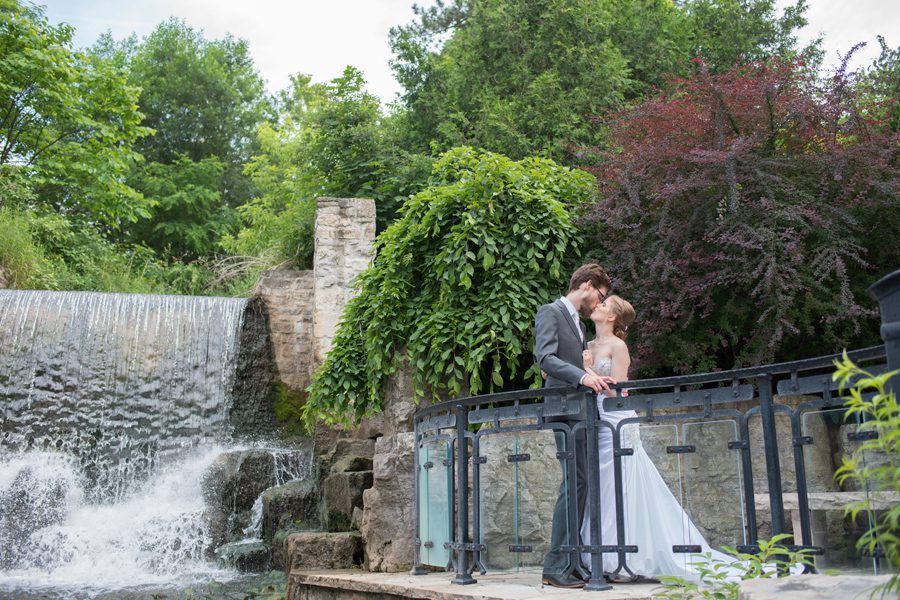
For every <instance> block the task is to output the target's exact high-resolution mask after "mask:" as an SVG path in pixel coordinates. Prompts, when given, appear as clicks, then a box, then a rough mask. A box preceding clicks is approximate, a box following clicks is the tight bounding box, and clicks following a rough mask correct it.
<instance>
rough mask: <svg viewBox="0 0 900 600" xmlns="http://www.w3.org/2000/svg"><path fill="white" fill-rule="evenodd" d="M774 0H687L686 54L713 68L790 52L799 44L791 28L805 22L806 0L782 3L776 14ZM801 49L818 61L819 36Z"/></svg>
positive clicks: (794, 51) (783, 55) (717, 68)
mask: <svg viewBox="0 0 900 600" xmlns="http://www.w3.org/2000/svg"><path fill="white" fill-rule="evenodd" d="M776 4H777V2H776V1H775V0H688V1H687V2H685V3H684V5H683V6H684V11H685V13H686V14H687V18H688V20H689V23H690V37H691V56H690V58H695V57H699V58H702V59H703V61H704V62H705V63H706V64H707V65H708V66H709V68H710V70H712V71H713V72H718V71H727V70H728V69H731V68H734V67H735V66H738V65H743V64H747V63H752V62H756V61H759V60H765V59H768V58H771V57H781V58H792V57H793V56H794V55H795V54H796V53H798V49H797V48H796V44H797V38H796V36H795V35H794V32H795V31H797V30H798V29H800V28H802V27H804V26H805V25H806V17H805V16H804V13H805V12H806V9H807V2H806V0H797V3H796V4H794V5H786V6H785V8H784V12H783V13H782V14H780V15H779V14H778V10H777V8H776ZM803 53H804V54H805V55H806V57H807V59H811V60H813V62H815V61H817V60H818V58H819V55H820V50H819V49H818V41H816V42H813V43H812V44H811V45H810V46H809V47H808V48H806V49H804V51H803Z"/></svg>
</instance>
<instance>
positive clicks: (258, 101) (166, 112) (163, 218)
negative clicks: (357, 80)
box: [93, 19, 271, 260]
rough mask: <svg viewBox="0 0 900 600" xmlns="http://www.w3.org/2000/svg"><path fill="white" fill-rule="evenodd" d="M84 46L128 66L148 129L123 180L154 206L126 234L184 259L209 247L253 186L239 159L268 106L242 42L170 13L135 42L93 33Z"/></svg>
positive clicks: (230, 227) (232, 222)
mask: <svg viewBox="0 0 900 600" xmlns="http://www.w3.org/2000/svg"><path fill="white" fill-rule="evenodd" d="M93 54H94V55H95V56H97V57H98V58H99V57H102V58H103V59H106V60H108V61H111V62H114V63H116V64H119V65H121V66H122V67H123V68H124V69H126V70H127V72H128V78H129V81H130V82H131V83H132V84H133V85H134V86H137V87H138V88H140V90H141V92H140V98H139V100H138V102H139V106H140V110H141V112H142V113H144V115H145V118H144V121H143V123H144V125H146V126H149V127H151V128H152V131H153V134H152V135H149V136H146V137H144V138H142V139H141V140H139V141H138V142H137V143H136V144H135V149H136V150H137V151H139V152H140V153H141V155H143V157H144V159H145V160H144V161H143V162H140V163H137V164H135V166H134V169H133V170H132V172H131V176H130V177H129V179H128V182H129V183H130V184H131V185H132V186H133V187H135V188H136V189H138V190H140V191H141V192H142V193H143V194H144V196H146V197H147V198H149V199H151V200H152V201H153V202H154V204H155V208H154V209H153V210H152V211H151V213H152V214H150V215H148V216H147V218H145V219H143V220H142V221H141V222H140V223H139V224H138V225H137V226H135V227H132V228H130V229H129V230H128V236H127V239H128V240H129V241H131V242H135V243H144V244H147V245H149V246H150V247H152V248H154V249H157V250H160V251H165V252H167V253H170V254H171V255H173V256H174V257H176V258H178V259H184V260H194V259H196V258H198V257H201V256H208V255H210V254H212V253H214V252H215V251H216V250H218V248H219V241H220V238H221V236H222V235H223V234H225V233H229V232H233V231H234V230H235V229H236V226H237V222H238V219H237V215H236V214H235V213H234V210H233V208H234V207H236V206H238V205H239V204H242V203H244V202H246V201H247V200H249V199H250V198H251V196H252V195H253V194H254V193H255V188H254V186H253V185H252V182H251V181H250V179H249V178H248V177H247V176H246V175H245V174H244V173H243V169H244V164H245V163H246V162H247V161H248V160H249V159H250V156H251V154H252V153H253V152H254V151H255V149H256V148H257V144H256V141H255V140H256V128H257V126H258V125H259V124H260V123H261V122H265V121H266V119H267V118H268V117H269V113H270V112H271V111H270V102H269V99H268V98H267V96H266V94H265V90H264V87H263V81H262V78H261V77H260V76H259V74H258V73H257V72H256V70H255V68H254V65H253V61H252V59H251V58H250V52H249V48H248V47H247V43H246V42H245V41H243V40H237V39H234V38H232V37H231V36H225V37H224V38H223V39H221V40H207V39H205V38H204V36H203V34H202V32H200V31H198V30H195V29H193V28H191V27H190V26H188V25H187V24H186V23H184V22H182V21H179V20H176V19H169V20H168V21H164V22H163V23H160V24H159V25H158V26H157V27H156V29H154V31H153V32H152V33H150V35H148V36H147V37H146V38H144V39H143V40H141V41H140V42H139V41H138V40H137V39H136V38H135V37H131V38H129V39H126V40H124V41H122V42H118V43H117V42H115V41H114V40H112V39H111V38H110V37H109V35H108V34H107V35H105V36H102V37H101V39H100V40H99V41H98V43H97V44H96V45H95V46H94V48H93Z"/></svg>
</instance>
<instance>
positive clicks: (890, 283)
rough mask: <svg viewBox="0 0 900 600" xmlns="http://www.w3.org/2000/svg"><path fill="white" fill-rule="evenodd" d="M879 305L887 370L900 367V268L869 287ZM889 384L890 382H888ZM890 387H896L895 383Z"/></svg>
mask: <svg viewBox="0 0 900 600" xmlns="http://www.w3.org/2000/svg"><path fill="white" fill-rule="evenodd" d="M869 294H871V295H872V297H873V298H875V299H876V300H877V301H878V304H879V305H880V306H881V339H883V340H884V351H885V354H886V355H887V365H888V370H889V371H893V370H895V369H900V269H898V270H896V271H894V272H893V273H890V274H888V275H885V276H884V277H882V278H881V279H880V280H878V281H877V282H876V283H874V284H873V285H872V286H871V287H870V288H869ZM889 385H890V384H889ZM890 387H891V388H894V389H895V390H896V388H897V387H898V385H897V384H896V383H895V384H894V385H893V386H890Z"/></svg>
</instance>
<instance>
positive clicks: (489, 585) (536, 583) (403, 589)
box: [286, 569, 662, 600]
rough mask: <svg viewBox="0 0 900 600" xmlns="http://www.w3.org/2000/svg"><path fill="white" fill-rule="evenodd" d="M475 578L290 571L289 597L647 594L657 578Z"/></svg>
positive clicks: (636, 599)
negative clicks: (589, 581) (582, 585)
mask: <svg viewBox="0 0 900 600" xmlns="http://www.w3.org/2000/svg"><path fill="white" fill-rule="evenodd" d="M473 575H474V577H475V578H476V579H477V580H478V583H475V584H473V585H464V586H463V585H455V584H453V583H451V580H452V579H453V573H443V572H440V573H429V574H428V575H410V574H408V573H370V572H368V571H356V570H353V571H299V570H294V571H291V572H290V574H289V575H288V588H287V594H286V599H287V600H338V599H340V600H396V599H397V598H414V599H418V600H473V599H474V600H529V599H532V598H535V599H536V598H551V599H552V598H571V599H573V600H574V599H581V600H586V599H593V598H596V600H649V598H650V597H651V594H652V593H653V592H654V591H659V590H661V589H662V586H660V585H659V584H622V585H616V586H615V587H614V589H612V590H609V591H606V592H587V595H585V592H584V591H583V590H561V589H557V588H552V587H544V586H542V585H541V572H540V569H528V570H520V571H519V572H498V573H488V574H485V575H479V574H478V573H474V574H473Z"/></svg>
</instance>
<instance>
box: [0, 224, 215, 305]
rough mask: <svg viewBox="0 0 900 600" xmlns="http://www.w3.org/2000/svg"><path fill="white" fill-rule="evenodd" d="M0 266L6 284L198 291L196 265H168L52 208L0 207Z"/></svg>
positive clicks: (202, 273)
mask: <svg viewBox="0 0 900 600" xmlns="http://www.w3.org/2000/svg"><path fill="white" fill-rule="evenodd" d="M0 268H2V269H3V271H4V274H5V276H6V279H7V281H6V283H7V285H8V286H9V287H12V288H17V289H45V290H86V291H101V292H132V293H163V294H165V293H168V294H173V293H180V294H184V293H188V294H203V293H207V292H206V289H205V288H206V284H207V282H208V280H209V279H210V276H211V275H210V273H209V271H208V270H207V269H205V268H203V267H201V266H199V265H183V264H180V263H175V264H171V265H167V264H165V263H164V262H163V261H161V260H160V259H159V258H158V257H157V256H156V255H155V254H154V253H153V251H152V250H150V249H148V248H146V247H142V246H117V245H115V244H113V243H111V242H109V241H107V240H106V239H105V238H104V237H103V236H101V235H100V234H99V233H98V232H97V231H96V229H94V228H92V227H90V226H89V225H86V224H83V223H77V222H72V221H70V220H68V219H66V218H65V217H63V216H61V215H58V214H56V213H53V212H46V211H45V212H39V213H36V212H33V211H30V210H21V209H11V208H0Z"/></svg>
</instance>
